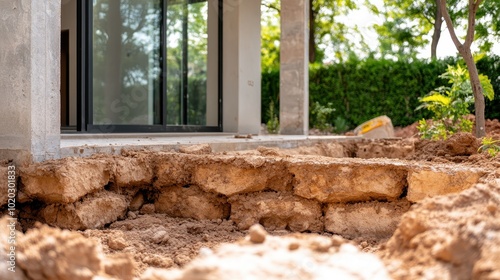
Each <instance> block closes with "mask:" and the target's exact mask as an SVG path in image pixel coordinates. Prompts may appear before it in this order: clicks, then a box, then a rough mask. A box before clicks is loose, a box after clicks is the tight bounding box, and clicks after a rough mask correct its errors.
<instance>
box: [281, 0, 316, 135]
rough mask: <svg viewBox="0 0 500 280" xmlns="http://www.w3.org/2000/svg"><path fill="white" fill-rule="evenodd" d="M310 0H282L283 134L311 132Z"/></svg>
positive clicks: (305, 133)
mask: <svg viewBox="0 0 500 280" xmlns="http://www.w3.org/2000/svg"><path fill="white" fill-rule="evenodd" d="M308 3H309V2H308V1H305V0H281V39H280V134H292V135H293V134H296V135H307V134H308V132H309V68H308V65H309V61H308V52H309V48H308V46H309V45H308V39H309V25H308V24H309V4H308Z"/></svg>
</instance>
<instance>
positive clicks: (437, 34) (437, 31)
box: [431, 0, 443, 59]
mask: <svg viewBox="0 0 500 280" xmlns="http://www.w3.org/2000/svg"><path fill="white" fill-rule="evenodd" d="M442 25H443V13H442V11H441V5H439V0H436V16H435V17H434V33H432V42H431V58H432V59H436V58H437V45H438V43H439V38H441V26H442Z"/></svg>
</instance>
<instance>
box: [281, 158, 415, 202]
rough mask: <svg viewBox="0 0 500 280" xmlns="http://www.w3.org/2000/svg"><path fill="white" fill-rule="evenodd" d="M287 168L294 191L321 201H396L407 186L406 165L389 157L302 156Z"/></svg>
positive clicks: (290, 162)
mask: <svg viewBox="0 0 500 280" xmlns="http://www.w3.org/2000/svg"><path fill="white" fill-rule="evenodd" d="M288 169H289V171H290V172H291V173H292V174H293V175H294V176H295V177H294V180H293V186H294V193H295V194H296V195H298V196H301V197H304V198H308V199H316V200H318V201H320V202H327V203H333V202H356V201H369V200H374V199H384V200H396V199H398V198H399V196H400V195H401V194H402V192H403V189H404V187H405V186H406V176H407V171H406V168H405V167H404V166H402V165H401V164H397V163H395V162H391V161H389V160H385V161H384V160H379V161H369V160H359V159H329V158H314V157H302V158H294V159H290V160H289V166H288Z"/></svg>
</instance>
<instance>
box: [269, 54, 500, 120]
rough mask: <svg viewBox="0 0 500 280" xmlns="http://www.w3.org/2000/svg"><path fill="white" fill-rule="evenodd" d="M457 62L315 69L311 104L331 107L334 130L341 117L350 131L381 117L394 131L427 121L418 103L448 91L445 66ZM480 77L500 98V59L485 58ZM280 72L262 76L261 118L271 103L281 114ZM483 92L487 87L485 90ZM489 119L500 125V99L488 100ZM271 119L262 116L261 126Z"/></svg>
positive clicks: (353, 62)
mask: <svg viewBox="0 0 500 280" xmlns="http://www.w3.org/2000/svg"><path fill="white" fill-rule="evenodd" d="M449 64H451V65H453V64H456V60H455V59H452V58H450V59H446V60H433V61H424V60H415V61H413V62H411V63H410V62H406V61H391V60H375V59H371V58H369V59H365V60H349V61H347V62H345V63H342V64H330V65H319V64H318V65H313V66H311V67H310V71H309V104H311V106H312V105H313V104H314V103H315V102H316V101H317V102H319V103H320V104H328V103H329V102H330V103H332V106H331V107H333V108H335V109H336V111H335V114H333V115H331V116H330V117H329V118H328V122H329V123H332V124H334V126H335V119H336V118H337V117H342V118H344V119H345V121H346V123H347V125H348V126H349V127H351V128H352V127H356V126H357V125H359V124H361V123H363V122H365V121H367V120H369V119H372V118H374V117H377V116H381V115H387V116H388V117H390V118H391V120H392V123H393V124H394V126H406V125H410V124H412V123H414V122H416V121H418V120H421V119H424V118H425V119H428V118H430V117H431V113H430V111H428V110H415V108H416V107H418V106H419V105H420V102H419V98H420V97H424V96H426V95H427V94H428V93H429V92H430V91H431V90H433V89H435V88H439V87H441V86H449V85H450V84H448V81H447V80H444V79H441V78H439V75H441V74H442V73H443V72H445V71H446V69H447V65H449ZM477 67H478V70H479V72H480V73H482V74H484V75H485V76H488V77H490V79H491V85H492V88H493V90H494V91H495V92H497V93H498V92H500V57H499V56H486V57H484V58H483V59H481V60H479V61H478V62H477ZM279 84H280V81H279V70H278V69H271V70H268V71H266V72H263V73H262V112H266V111H267V109H268V106H269V103H270V101H271V100H272V101H273V102H274V105H275V110H276V112H278V111H279ZM483 87H484V85H483ZM485 113H486V118H490V119H491V118H498V119H500V98H496V99H494V100H491V101H490V100H489V99H487V98H486V110H485ZM310 119H312V116H310ZM267 121H268V117H267V115H266V114H262V123H267Z"/></svg>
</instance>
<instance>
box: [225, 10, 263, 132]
mask: <svg viewBox="0 0 500 280" xmlns="http://www.w3.org/2000/svg"><path fill="white" fill-rule="evenodd" d="M223 7H224V10H223V25H224V27H223V78H222V79H223V83H224V86H223V129H224V131H225V132H237V133H244V134H247V133H251V134H258V133H259V131H260V114H261V112H260V111H261V109H260V102H261V86H260V84H261V63H260V59H261V58H260V38H261V36H260V1H254V0H224V6H223Z"/></svg>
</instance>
